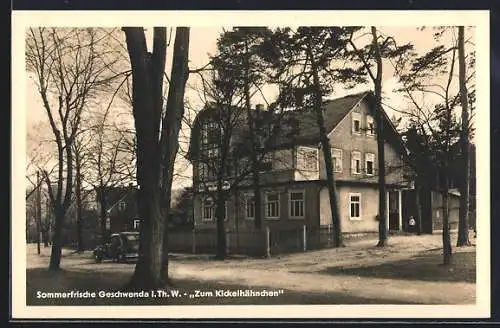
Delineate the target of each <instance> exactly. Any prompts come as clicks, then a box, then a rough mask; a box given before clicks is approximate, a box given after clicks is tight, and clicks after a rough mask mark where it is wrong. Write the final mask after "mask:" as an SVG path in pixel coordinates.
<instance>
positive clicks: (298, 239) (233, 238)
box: [168, 226, 333, 256]
mask: <svg viewBox="0 0 500 328" xmlns="http://www.w3.org/2000/svg"><path fill="white" fill-rule="evenodd" d="M332 233H333V231H332V229H331V227H330V226H327V227H306V226H302V227H300V228H292V229H283V228H281V229H280V228H274V229H270V228H269V227H267V228H266V229H263V230H262V231H239V232H236V231H227V232H226V251H227V253H229V254H245V255H251V256H272V255H278V254H286V253H295V252H304V251H307V250H314V249H322V248H328V247H332V245H333V239H332ZM168 248H169V251H173V252H180V253H215V251H216V249H217V231H216V230H215V229H204V230H192V231H175V232H171V233H170V234H169V238H168Z"/></svg>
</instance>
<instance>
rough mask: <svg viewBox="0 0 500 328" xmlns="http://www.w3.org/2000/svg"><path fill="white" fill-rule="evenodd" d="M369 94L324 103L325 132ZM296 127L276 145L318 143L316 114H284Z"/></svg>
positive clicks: (309, 112)
mask: <svg viewBox="0 0 500 328" xmlns="http://www.w3.org/2000/svg"><path fill="white" fill-rule="evenodd" d="M368 93H369V92H361V93H357V94H353V95H348V96H345V97H342V98H336V99H332V100H327V101H325V102H324V105H323V108H324V115H323V116H324V119H325V128H326V131H328V132H330V131H332V130H333V129H334V128H335V127H336V126H337V125H338V124H339V123H340V121H342V119H343V118H344V117H345V116H346V115H347V114H348V113H349V112H350V111H351V109H352V108H353V107H354V106H355V105H356V104H357V103H359V102H360V101H361V100H362V99H363V98H364V97H365V96H366V95H367V94H368ZM286 116H288V117H289V118H291V119H292V120H293V121H294V122H295V124H296V126H295V127H294V133H291V134H284V135H282V136H280V138H279V139H278V140H279V141H278V144H280V145H281V144H288V143H289V142H292V143H295V142H319V130H318V124H317V122H316V113H315V112H314V111H310V110H307V111H306V110H293V111H289V112H286V113H285V117H286Z"/></svg>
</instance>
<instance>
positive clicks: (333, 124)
mask: <svg viewBox="0 0 500 328" xmlns="http://www.w3.org/2000/svg"><path fill="white" fill-rule="evenodd" d="M256 110H258V111H262V110H263V108H262V107H259V108H258V109H256ZM211 111H213V109H212V108H210V107H209V108H205V109H204V110H202V111H201V112H200V113H199V114H198V119H197V120H196V124H195V126H194V129H193V131H192V135H191V145H190V160H191V161H192V163H193V189H194V191H195V194H194V200H193V206H194V208H193V212H194V222H195V226H196V229H198V230H200V229H214V228H215V226H216V220H215V209H214V208H215V207H214V200H213V199H212V197H211V195H212V194H213V193H212V194H211V193H208V192H207V189H206V186H207V181H208V182H209V181H210V180H214V177H215V176H214V174H210V172H209V171H210V170H209V169H207V167H206V164H205V163H204V162H203V161H201V160H200V158H201V157H202V156H204V155H206V154H204V152H214V149H217V146H216V145H215V144H217V143H218V142H219V141H218V140H215V139H216V138H215V139H214V138H212V139H214V140H210V135H209V133H210V131H211V130H213V126H211V115H210V112H211ZM374 115H375V112H374V96H373V94H372V93H371V92H363V93H359V94H353V95H349V96H345V97H342V98H338V99H334V100H329V101H326V102H325V104H324V118H325V127H326V129H327V131H328V138H329V140H330V145H331V152H332V157H333V158H332V159H333V166H334V174H335V179H336V186H337V193H338V206H339V213H340V216H341V224H342V230H343V231H344V232H346V233H350V232H352V233H357V232H375V231H377V230H378V217H377V215H378V206H379V205H378V197H379V189H378V169H377V167H378V164H377V163H378V162H377V161H378V151H377V135H376V128H375V119H374ZM284 116H286V117H288V118H293V120H286V121H285V120H284V121H281V122H279V123H275V124H281V127H280V130H281V131H282V132H280V135H279V136H278V137H276V138H274V141H273V142H272V144H271V145H270V146H268V147H267V148H266V154H265V156H264V157H263V163H262V164H263V165H259V166H260V168H261V172H260V182H261V188H260V189H261V192H262V195H261V196H262V206H261V208H256V207H255V203H254V195H253V191H252V190H253V188H252V187H251V184H250V183H248V182H247V183H240V185H239V186H238V188H232V189H231V190H232V191H233V192H232V195H231V196H230V197H229V198H228V200H227V201H226V205H225V206H226V208H225V216H226V220H225V225H226V227H227V229H228V230H229V231H234V230H237V231H240V232H242V231H250V230H252V229H254V218H255V213H256V211H260V212H261V214H262V218H263V226H264V227H266V226H267V227H270V228H271V229H289V228H290V229H291V228H299V227H303V226H307V227H308V229H309V228H315V227H321V226H328V225H330V224H331V222H332V219H331V211H330V206H329V194H328V189H327V184H326V180H327V178H326V170H325V165H324V158H323V152H322V149H321V147H320V137H319V129H318V126H317V123H316V116H315V113H314V112H312V111H303V110H292V111H287V112H286V113H285V114H284ZM382 116H383V120H384V126H385V128H384V134H385V135H384V140H385V162H386V184H387V203H386V204H385V206H386V208H387V211H386V212H387V215H388V218H387V226H388V229H389V230H402V229H404V226H406V224H405V223H404V221H405V220H404V218H403V210H402V208H403V204H402V202H403V197H402V195H403V191H404V190H405V189H409V188H411V182H410V181H408V179H406V177H405V173H404V172H405V165H404V157H405V154H406V149H405V146H404V144H403V142H402V140H401V138H400V136H399V134H398V132H397V131H396V129H395V127H394V125H393V124H392V123H391V121H390V119H389V118H388V116H387V115H386V113H385V112H384V113H383V115H382ZM241 121H242V122H241V126H240V127H239V128H234V129H233V130H234V131H236V132H234V136H235V137H234V138H233V139H238V132H237V131H239V130H244V129H245V124H246V123H245V121H244V120H241ZM289 122H294V124H293V127H292V128H287V127H285V125H287V124H289ZM212 125H213V124H212ZM285 131H287V132H285ZM290 131H291V133H290ZM240 139H241V138H240ZM230 145H231V146H230V147H229V150H228V151H229V152H233V153H235V152H237V151H238V147H240V146H241V140H240V141H235V142H230ZM209 155H210V154H209ZM204 157H206V156H204ZM209 157H210V156H209ZM244 160H245V158H236V159H235V161H234V162H235V165H238V163H242V162H243V161H244ZM207 172H208V174H207ZM228 172H229V171H228ZM232 172H237V169H235V170H234V171H232ZM234 175H235V174H234V173H233V174H232V173H230V174H229V175H228V176H227V179H226V180H225V183H227V184H228V186H230V185H231V183H232V181H234ZM247 181H249V180H247Z"/></svg>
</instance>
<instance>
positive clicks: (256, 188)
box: [244, 42, 262, 231]
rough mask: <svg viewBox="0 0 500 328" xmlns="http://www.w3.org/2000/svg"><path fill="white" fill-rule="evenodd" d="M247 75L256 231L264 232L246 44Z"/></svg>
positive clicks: (246, 100) (246, 102) (247, 107)
mask: <svg viewBox="0 0 500 328" xmlns="http://www.w3.org/2000/svg"><path fill="white" fill-rule="evenodd" d="M245 52H246V57H245V68H244V69H245V74H244V78H245V81H244V93H245V106H246V110H247V123H248V127H249V131H250V139H251V144H252V151H251V152H250V161H251V165H252V167H251V169H252V189H253V195H254V207H255V213H254V216H255V218H254V224H255V229H257V230H259V231H260V230H262V212H261V211H260V209H261V208H262V195H261V192H260V172H259V160H258V158H257V157H258V156H262V154H260V152H259V151H260V145H259V140H258V139H257V138H258V135H259V133H258V132H259V127H258V126H257V122H258V120H259V118H260V117H259V115H260V114H261V113H259V112H253V111H252V108H251V104H250V78H249V74H250V72H249V71H250V67H249V66H250V63H249V58H248V57H249V56H250V55H249V49H248V44H247V43H246V42H245Z"/></svg>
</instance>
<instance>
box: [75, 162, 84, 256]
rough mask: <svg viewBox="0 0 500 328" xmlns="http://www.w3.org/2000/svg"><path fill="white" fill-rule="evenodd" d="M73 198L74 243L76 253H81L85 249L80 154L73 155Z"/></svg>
mask: <svg viewBox="0 0 500 328" xmlns="http://www.w3.org/2000/svg"><path fill="white" fill-rule="evenodd" d="M75 155H76V156H75V174H76V181H75V187H76V190H75V196H76V241H77V251H78V252H83V251H84V249H85V247H84V245H83V237H82V220H83V218H82V216H83V215H82V176H81V172H80V171H81V163H80V154H78V153H77V154H75Z"/></svg>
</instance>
